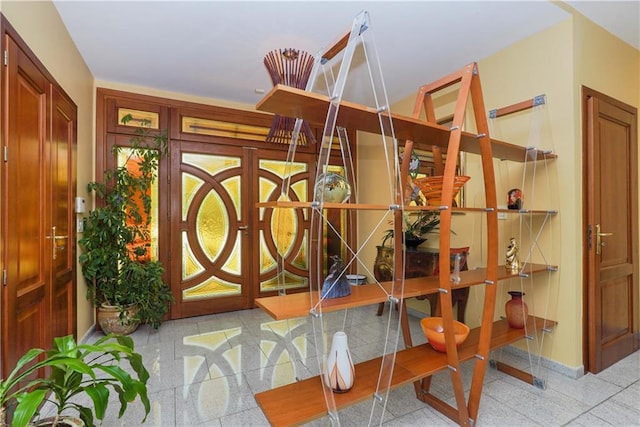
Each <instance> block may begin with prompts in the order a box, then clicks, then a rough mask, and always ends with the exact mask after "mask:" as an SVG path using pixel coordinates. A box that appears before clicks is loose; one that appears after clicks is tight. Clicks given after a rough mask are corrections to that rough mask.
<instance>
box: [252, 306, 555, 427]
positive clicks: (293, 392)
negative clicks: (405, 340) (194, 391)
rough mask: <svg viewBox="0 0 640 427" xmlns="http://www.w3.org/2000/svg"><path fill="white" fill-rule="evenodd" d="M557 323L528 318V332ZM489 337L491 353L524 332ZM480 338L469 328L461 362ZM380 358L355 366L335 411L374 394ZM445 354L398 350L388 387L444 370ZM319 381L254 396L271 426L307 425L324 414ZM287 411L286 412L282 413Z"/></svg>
mask: <svg viewBox="0 0 640 427" xmlns="http://www.w3.org/2000/svg"><path fill="white" fill-rule="evenodd" d="M555 325H556V322H554V321H551V320H545V319H542V318H540V317H534V316H529V318H528V323H527V330H528V332H529V333H531V331H532V330H534V329H535V330H537V331H538V330H541V329H542V328H552V327H554V326H555ZM492 331H493V332H492V336H491V344H490V346H491V350H494V349H497V348H500V347H503V346H505V345H508V344H511V343H513V342H516V341H518V340H520V339H522V338H524V336H525V329H512V328H509V326H508V325H507V322H506V320H499V321H497V322H494V324H493V330H492ZM479 338H480V328H475V329H472V330H471V332H470V333H469V337H468V338H467V339H466V340H465V342H464V343H462V344H461V345H460V346H459V347H458V357H459V360H460V361H461V362H463V361H466V360H469V359H471V358H473V357H474V356H475V353H476V349H477V347H478V341H479ZM381 363H382V357H378V358H376V359H372V360H368V361H366V362H363V363H359V364H357V365H356V366H355V369H356V375H355V378H356V381H355V384H354V386H353V388H352V389H351V390H350V391H348V392H347V393H342V394H335V393H334V395H333V396H334V399H335V402H336V408H337V409H342V408H345V407H347V406H350V405H353V404H356V403H358V402H362V401H364V400H367V399H370V398H371V397H372V396H373V394H374V393H375V391H376V386H377V382H378V376H379V371H380V366H381ZM447 365H448V361H447V355H446V354H445V353H438V352H436V351H435V350H433V349H432V348H431V346H430V345H429V344H423V345H419V346H416V347H412V348H409V349H406V350H398V352H397V354H396V362H395V366H394V369H393V375H392V378H391V388H396V387H399V386H401V385H404V384H408V383H411V382H414V381H418V380H420V379H422V378H424V377H428V376H431V375H433V374H435V373H436V372H438V371H440V370H442V369H445V368H446V367H447ZM321 381H322V380H321V378H320V377H319V376H316V377H313V378H309V379H305V380H302V381H298V382H295V383H292V384H288V385H285V386H282V387H278V388H275V389H272V390H268V391H265V392H262V393H258V394H256V395H255V397H256V400H257V401H258V404H259V405H260V407H261V408H262V410H263V412H264V414H265V415H266V417H267V419H268V420H269V423H270V424H271V425H272V426H290V425H296V424H302V423H307V422H309V421H312V420H314V419H317V418H320V417H322V416H324V415H326V414H327V406H326V403H325V400H324V394H323V390H322V383H321ZM283 408H286V410H283Z"/></svg>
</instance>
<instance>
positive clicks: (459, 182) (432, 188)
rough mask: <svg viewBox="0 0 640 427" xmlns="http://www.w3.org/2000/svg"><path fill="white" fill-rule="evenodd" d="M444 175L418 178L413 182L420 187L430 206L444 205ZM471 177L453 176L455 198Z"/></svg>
mask: <svg viewBox="0 0 640 427" xmlns="http://www.w3.org/2000/svg"><path fill="white" fill-rule="evenodd" d="M443 178H444V177H443V176H442V175H439V176H427V177H424V178H416V179H414V180H413V182H414V183H415V184H416V185H417V186H418V187H419V188H420V191H422V194H424V197H425V198H426V199H427V202H428V203H429V205H430V206H441V205H442V181H443ZM470 179H471V177H470V176H465V175H456V176H454V177H453V198H455V197H456V196H457V195H458V192H460V189H461V188H462V186H463V185H464V184H465V183H466V182H467V181H469V180H470ZM452 201H453V200H452Z"/></svg>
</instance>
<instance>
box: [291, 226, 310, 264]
mask: <svg viewBox="0 0 640 427" xmlns="http://www.w3.org/2000/svg"><path fill="white" fill-rule="evenodd" d="M307 235H308V234H307V230H304V237H303V238H302V246H300V250H299V251H298V254H297V255H296V257H295V258H294V259H293V261H292V264H293V265H295V266H296V267H298V268H302V269H305V270H306V269H307V267H308V266H309V265H308V259H307V247H308V239H307Z"/></svg>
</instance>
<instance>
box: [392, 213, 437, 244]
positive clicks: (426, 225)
mask: <svg viewBox="0 0 640 427" xmlns="http://www.w3.org/2000/svg"><path fill="white" fill-rule="evenodd" d="M403 219H404V226H403V228H404V244H405V246H406V247H407V250H416V248H417V247H418V246H420V245H421V244H422V243H424V242H426V241H427V239H426V238H425V237H424V235H425V234H427V233H431V232H433V231H434V230H436V229H437V228H438V225H440V215H439V213H438V212H436V211H423V212H405V213H404V215H403ZM393 236H394V231H393V229H389V230H386V231H385V233H384V237H383V239H382V246H385V245H386V243H387V241H388V240H390V239H393Z"/></svg>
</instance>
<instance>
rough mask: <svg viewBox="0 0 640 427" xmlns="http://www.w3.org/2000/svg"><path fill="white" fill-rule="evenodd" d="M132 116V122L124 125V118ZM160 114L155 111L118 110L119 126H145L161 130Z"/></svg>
mask: <svg viewBox="0 0 640 427" xmlns="http://www.w3.org/2000/svg"><path fill="white" fill-rule="evenodd" d="M127 114H131V120H130V121H129V122H127V123H126V124H124V123H122V118H123V117H124V116H126V115H127ZM159 123H160V114H158V113H154V112H153V111H142V110H133V109H131V108H118V125H120V126H131V127H139V126H144V127H148V128H149V129H160V124H159Z"/></svg>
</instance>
